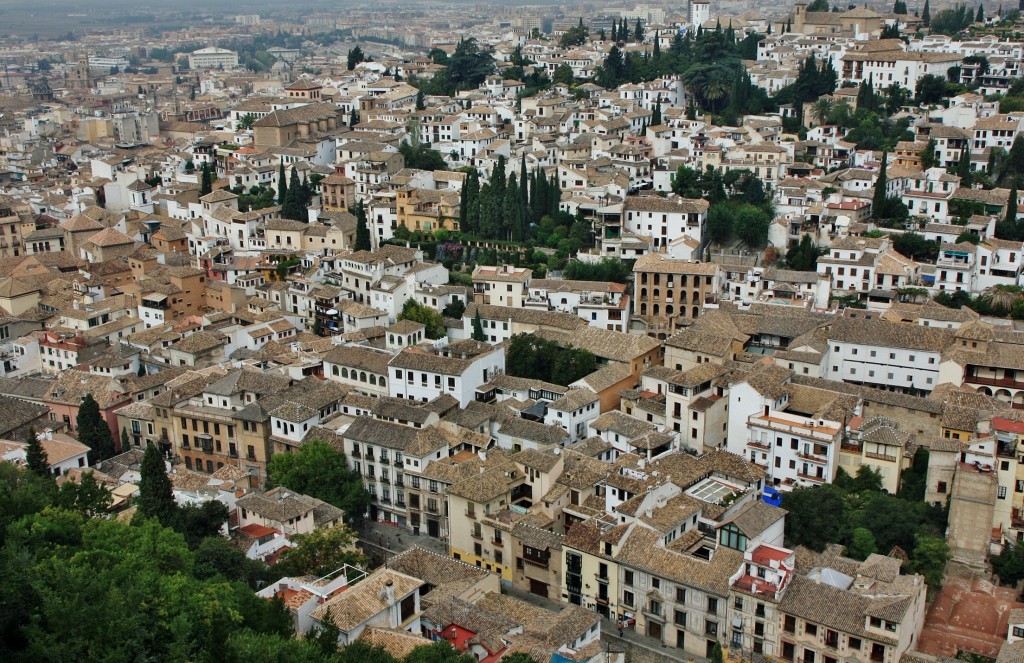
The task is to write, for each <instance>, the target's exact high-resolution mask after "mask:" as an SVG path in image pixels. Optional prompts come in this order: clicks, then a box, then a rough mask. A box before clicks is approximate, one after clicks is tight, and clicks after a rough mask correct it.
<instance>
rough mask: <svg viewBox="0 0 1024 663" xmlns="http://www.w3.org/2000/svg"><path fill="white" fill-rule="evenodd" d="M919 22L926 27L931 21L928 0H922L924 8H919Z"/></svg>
mask: <svg viewBox="0 0 1024 663" xmlns="http://www.w3.org/2000/svg"><path fill="white" fill-rule="evenodd" d="M921 22H922V23H924V26H925V27H926V28H927V27H928V26H929V25H931V22H932V10H931V6H930V5H929V0H924V9H922V10H921Z"/></svg>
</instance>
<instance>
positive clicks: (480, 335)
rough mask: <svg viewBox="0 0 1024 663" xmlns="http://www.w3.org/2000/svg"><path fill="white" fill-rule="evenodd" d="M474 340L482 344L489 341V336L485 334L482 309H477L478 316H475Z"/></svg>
mask: <svg viewBox="0 0 1024 663" xmlns="http://www.w3.org/2000/svg"><path fill="white" fill-rule="evenodd" d="M473 340H474V341H480V342H481V343H482V342H485V341H486V340H487V335H486V334H484V324H483V321H482V320H480V309H477V311H476V315H474V316H473Z"/></svg>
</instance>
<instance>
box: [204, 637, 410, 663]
mask: <svg viewBox="0 0 1024 663" xmlns="http://www.w3.org/2000/svg"><path fill="white" fill-rule="evenodd" d="M217 658H218V659H219V660H221V661H223V663H283V662H284V661H287V662H288V663H331V662H332V661H335V660H336V659H335V658H332V657H328V656H326V655H325V654H324V652H323V650H322V649H321V648H320V647H319V646H317V643H316V642H315V641H314V640H313V639H312V638H305V639H303V640H296V639H294V638H286V637H282V636H280V635H277V634H273V633H258V632H256V631H252V630H249V629H243V630H240V631H236V632H233V633H231V635H230V636H228V638H227V641H226V642H225V645H224V649H223V650H222V651H220V652H218V655H217ZM392 660H394V659H392Z"/></svg>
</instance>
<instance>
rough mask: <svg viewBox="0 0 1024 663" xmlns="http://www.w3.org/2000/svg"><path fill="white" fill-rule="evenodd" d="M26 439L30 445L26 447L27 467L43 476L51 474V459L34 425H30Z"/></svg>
mask: <svg viewBox="0 0 1024 663" xmlns="http://www.w3.org/2000/svg"><path fill="white" fill-rule="evenodd" d="M25 439H26V442H28V446H27V447H25V467H27V468H28V470H29V471H30V472H34V473H35V474H37V475H39V476H41V477H49V476H51V471H50V459H49V458H48V457H47V455H46V449H43V445H42V443H41V442H40V441H39V437H38V436H37V435H36V429H35V428H34V427H33V426H29V427H28V433H27V434H26V436H25Z"/></svg>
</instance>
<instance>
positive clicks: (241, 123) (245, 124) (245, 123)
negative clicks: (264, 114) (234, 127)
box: [238, 113, 256, 131]
mask: <svg viewBox="0 0 1024 663" xmlns="http://www.w3.org/2000/svg"><path fill="white" fill-rule="evenodd" d="M255 122H256V116H255V115H253V114H252V113H246V114H245V115H243V116H242V117H240V118H238V128H239V129H240V130H241V131H248V130H249V129H252V125H253V124H254V123H255Z"/></svg>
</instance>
